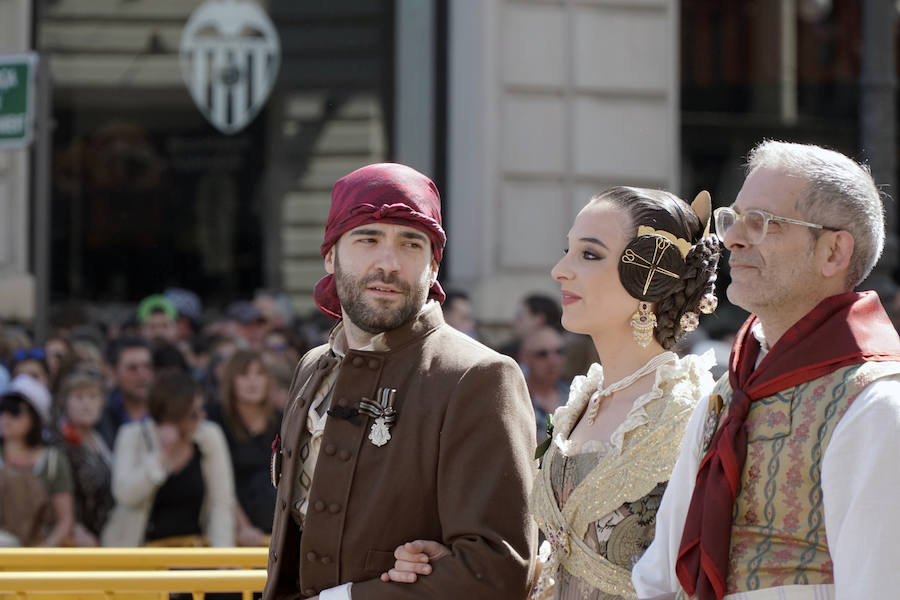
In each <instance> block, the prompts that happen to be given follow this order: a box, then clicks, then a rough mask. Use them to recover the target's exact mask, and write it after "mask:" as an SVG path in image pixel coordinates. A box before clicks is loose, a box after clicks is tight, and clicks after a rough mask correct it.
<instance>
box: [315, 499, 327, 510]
mask: <svg viewBox="0 0 900 600" xmlns="http://www.w3.org/2000/svg"><path fill="white" fill-rule="evenodd" d="M313 507H314V508H315V509H316V510H317V511H319V512H322V511H323V510H325V503H324V502H322V501H321V500H316V503H315V504H314V505H313Z"/></svg>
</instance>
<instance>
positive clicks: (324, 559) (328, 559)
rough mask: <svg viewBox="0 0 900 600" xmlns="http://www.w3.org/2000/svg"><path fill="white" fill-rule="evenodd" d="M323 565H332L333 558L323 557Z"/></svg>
mask: <svg viewBox="0 0 900 600" xmlns="http://www.w3.org/2000/svg"><path fill="white" fill-rule="evenodd" d="M322 564H323V565H330V564H331V557H330V556H323V557H322Z"/></svg>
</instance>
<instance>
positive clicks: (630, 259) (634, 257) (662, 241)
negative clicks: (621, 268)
mask: <svg viewBox="0 0 900 600" xmlns="http://www.w3.org/2000/svg"><path fill="white" fill-rule="evenodd" d="M648 229H649V228H648ZM642 235H643V234H642ZM671 245H672V243H671V242H669V240H668V238H663V237H660V236H657V238H656V247H655V248H654V249H653V259H652V260H647V259H646V258H644V257H643V256H641V255H640V254H637V253H635V251H634V250H632V249H631V248H626V249H625V252H624V253H623V254H622V262H623V263H625V264H628V265H635V266H637V267H641V268H643V269H647V279H646V280H645V281H644V291H643V292H641V293H642V294H646V293H647V289H648V288H649V287H650V282H651V281H653V276H654V275H656V274H657V273H662V274H663V275H668V276H669V277H672V278H674V279H681V277H680V276H679V275H678V273H673V272H672V271H669V270H668V269H663V268H662V267H660V266H659V262H660V261H661V260H662V258H663V256H665V253H666V250H667V249H668V248H669V246H671Z"/></svg>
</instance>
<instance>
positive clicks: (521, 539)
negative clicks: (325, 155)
mask: <svg viewBox="0 0 900 600" xmlns="http://www.w3.org/2000/svg"><path fill="white" fill-rule="evenodd" d="M445 242H446V236H445V235H444V230H443V228H442V227H441V210H440V196H439V194H438V191H437V188H436V187H435V185H434V183H432V182H431V180H429V179H428V178H427V177H425V176H424V175H422V174H421V173H419V172H417V171H415V170H413V169H411V168H409V167H406V166H403V165H398V164H375V165H369V166H366V167H363V168H361V169H358V170H357V171H354V172H353V173H350V174H349V175H347V176H346V177H343V178H342V179H340V180H338V182H337V183H336V184H335V186H334V190H333V192H332V204H331V212H330V214H329V216H328V223H327V225H326V228H325V239H324V242H323V244H322V257H323V258H324V261H325V270H326V271H327V273H328V275H327V276H326V277H325V278H323V279H322V280H321V281H320V282H319V283H318V285H317V286H316V289H315V301H316V305H317V306H318V307H319V308H320V309H321V310H322V311H323V312H324V313H326V314H328V315H330V316H332V317H335V318H337V319H340V320H339V322H338V324H337V325H336V326H335V328H334V329H333V330H332V333H331V336H330V340H329V342H328V343H327V344H325V345H323V346H320V347H318V348H315V349H313V350H311V351H310V352H309V353H307V354H306V355H305V356H304V357H303V358H302V359H301V361H300V365H299V366H298V368H297V372H296V374H295V376H294V382H293V385H292V388H291V393H290V402H289V404H288V406H287V408H286V411H285V415H284V421H283V423H282V427H281V433H280V436H279V439H277V440H276V443H275V445H274V447H273V450H274V452H273V461H272V479H273V484H274V485H276V486H277V488H278V495H277V505H276V509H275V520H274V524H273V528H272V538H271V545H270V553H269V565H268V579H267V582H266V588H265V591H264V594H263V598H264V600H275V599H278V598H292V599H293V598H314V597H318V598H321V599H322V600H334V599H338V600H347V599H349V598H352V599H353V600H366V599H370V598H371V599H387V598H392V599H393V598H398V599H405V598H409V599H413V598H429V599H444V598H446V599H448V600H450V599H454V600H456V599H459V598H473V599H474V598H492V599H494V598H498V599H503V598H509V599H515V600H521V598H524V597H525V594H526V591H527V589H528V581H529V576H530V573H531V567H532V562H531V557H532V556H534V550H535V542H536V534H535V530H534V526H533V524H532V521H531V519H530V518H529V516H528V514H527V510H526V506H527V495H528V490H529V487H530V485H531V480H532V477H533V468H534V467H533V461H532V454H533V450H534V443H535V442H534V438H535V432H534V414H533V412H532V409H531V404H530V400H529V396H528V389H527V387H526V385H525V381H524V379H523V377H522V374H521V372H520V371H519V368H518V366H517V365H516V363H515V362H514V361H512V360H511V359H508V358H507V357H504V356H501V355H500V354H497V353H496V352H494V351H492V350H490V349H488V348H486V347H485V346H482V345H481V344H479V343H478V342H475V341H474V340H472V339H471V338H469V337H468V336H466V335H464V334H461V333H459V332H458V331H456V330H455V329H453V328H452V327H450V326H448V325H446V324H445V323H444V321H443V317H442V313H441V307H440V302H441V301H442V300H443V298H444V293H443V291H442V290H441V286H440V284H439V283H438V282H437V274H438V265H439V264H440V260H441V256H442V254H443V249H444V244H445ZM416 539H428V540H440V541H441V542H442V543H443V544H444V545H445V546H447V547H448V548H450V551H451V555H450V556H448V557H445V558H444V559H442V560H440V561H436V562H435V563H434V566H433V569H434V571H433V574H432V575H431V576H430V577H426V578H421V579H420V581H419V582H417V583H415V584H413V585H406V584H398V583H387V582H384V581H382V580H381V579H380V578H379V575H381V574H382V573H383V572H385V571H387V570H388V569H390V568H391V567H393V565H394V554H393V552H394V549H395V548H396V547H397V546H399V545H400V544H403V543H404V542H407V541H409V540H416Z"/></svg>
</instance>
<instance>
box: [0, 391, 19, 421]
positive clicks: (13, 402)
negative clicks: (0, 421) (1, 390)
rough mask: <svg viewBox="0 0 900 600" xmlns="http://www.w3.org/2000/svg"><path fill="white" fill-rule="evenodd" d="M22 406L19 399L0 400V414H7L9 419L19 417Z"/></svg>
mask: <svg viewBox="0 0 900 600" xmlns="http://www.w3.org/2000/svg"><path fill="white" fill-rule="evenodd" d="M24 404H25V403H24V401H23V400H22V399H21V398H16V397H15V396H6V397H5V398H0V413H7V414H9V416H11V417H19V416H21V415H22V411H23V409H24V408H25V407H24V406H23V405H24Z"/></svg>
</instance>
